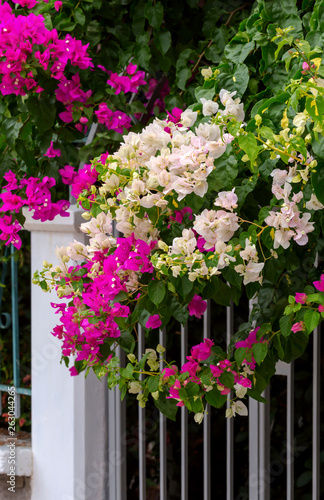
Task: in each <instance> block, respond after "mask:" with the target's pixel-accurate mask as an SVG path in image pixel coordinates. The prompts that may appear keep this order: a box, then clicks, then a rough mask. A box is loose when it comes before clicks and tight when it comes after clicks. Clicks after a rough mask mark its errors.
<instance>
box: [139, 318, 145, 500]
mask: <svg viewBox="0 0 324 500" xmlns="http://www.w3.org/2000/svg"><path fill="white" fill-rule="evenodd" d="M144 343H145V341H144V332H143V328H142V326H141V325H138V360H140V359H141V357H142V356H143V354H144V349H145V345H144ZM140 380H143V375H142V374H141V375H140ZM145 459H146V433H145V408H141V407H140V406H139V405H138V460H139V500H146V460H145Z"/></svg>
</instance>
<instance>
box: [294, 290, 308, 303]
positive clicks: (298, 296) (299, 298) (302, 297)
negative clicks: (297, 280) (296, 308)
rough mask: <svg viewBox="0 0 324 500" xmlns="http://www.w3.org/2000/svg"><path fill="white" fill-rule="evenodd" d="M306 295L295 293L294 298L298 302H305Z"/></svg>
mask: <svg viewBox="0 0 324 500" xmlns="http://www.w3.org/2000/svg"><path fill="white" fill-rule="evenodd" d="M307 298H308V297H307V295H306V293H298V292H297V293H296V294H295V300H296V302H297V303H298V304H305V303H306V302H307Z"/></svg>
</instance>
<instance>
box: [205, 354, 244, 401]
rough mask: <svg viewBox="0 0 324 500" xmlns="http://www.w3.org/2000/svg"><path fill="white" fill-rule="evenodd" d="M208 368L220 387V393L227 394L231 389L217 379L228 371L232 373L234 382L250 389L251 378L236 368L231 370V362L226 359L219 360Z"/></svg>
mask: <svg viewBox="0 0 324 500" xmlns="http://www.w3.org/2000/svg"><path fill="white" fill-rule="evenodd" d="M210 369H211V372H212V375H213V377H214V378H215V379H216V382H217V385H218V386H219V388H220V393H221V394H223V395H224V394H228V393H229V392H230V390H231V389H230V388H229V387H226V386H225V385H224V384H222V383H221V382H220V380H219V377H221V375H223V373H224V372H230V373H232V374H233V375H234V383H235V384H239V385H241V386H242V387H246V388H247V389H251V387H252V382H251V380H250V379H249V378H247V377H245V376H244V375H241V374H240V373H238V372H237V371H236V370H233V369H232V363H231V362H230V361H229V360H228V359H224V360H222V361H220V362H219V363H217V365H210Z"/></svg>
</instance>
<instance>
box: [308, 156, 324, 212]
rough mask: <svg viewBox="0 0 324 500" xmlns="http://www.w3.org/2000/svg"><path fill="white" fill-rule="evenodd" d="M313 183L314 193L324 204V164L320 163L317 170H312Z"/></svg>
mask: <svg viewBox="0 0 324 500" xmlns="http://www.w3.org/2000/svg"><path fill="white" fill-rule="evenodd" d="M311 181H312V186H313V190H314V193H315V194H316V196H317V198H318V200H319V201H320V202H321V203H323V204H324V162H323V161H319V162H318V165H317V167H316V169H315V170H312V175H311Z"/></svg>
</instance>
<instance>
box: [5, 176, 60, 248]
mask: <svg viewBox="0 0 324 500" xmlns="http://www.w3.org/2000/svg"><path fill="white" fill-rule="evenodd" d="M3 177H4V179H5V181H6V182H7V184H5V185H4V191H3V192H2V193H1V194H0V199H1V201H2V206H1V207H0V212H2V213H3V212H11V213H18V212H19V211H20V209H21V208H22V207H23V206H28V208H29V210H33V214H32V218H33V219H35V220H40V221H41V222H45V221H47V220H53V219H54V217H56V216H57V215H61V216H62V217H68V215H69V214H68V212H67V209H68V208H69V206H70V203H69V202H68V201H66V200H60V201H58V202H57V203H53V202H52V199H51V192H50V190H51V188H52V187H53V186H55V179H53V178H52V177H44V178H43V179H38V178H37V177H29V178H28V179H27V178H23V179H22V180H21V181H20V182H18V178H17V176H16V174H15V173H14V172H12V171H11V170H9V172H6V173H5V174H4V176H3ZM17 193H18V194H17ZM20 229H21V226H20V224H19V223H18V222H17V221H16V220H13V219H12V216H11V215H4V216H2V218H1V219H0V230H1V235H0V239H1V240H3V241H5V242H6V245H9V243H12V244H13V245H14V246H15V247H16V248H20V247H21V239H20V237H19V235H18V232H19V230H20Z"/></svg>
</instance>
